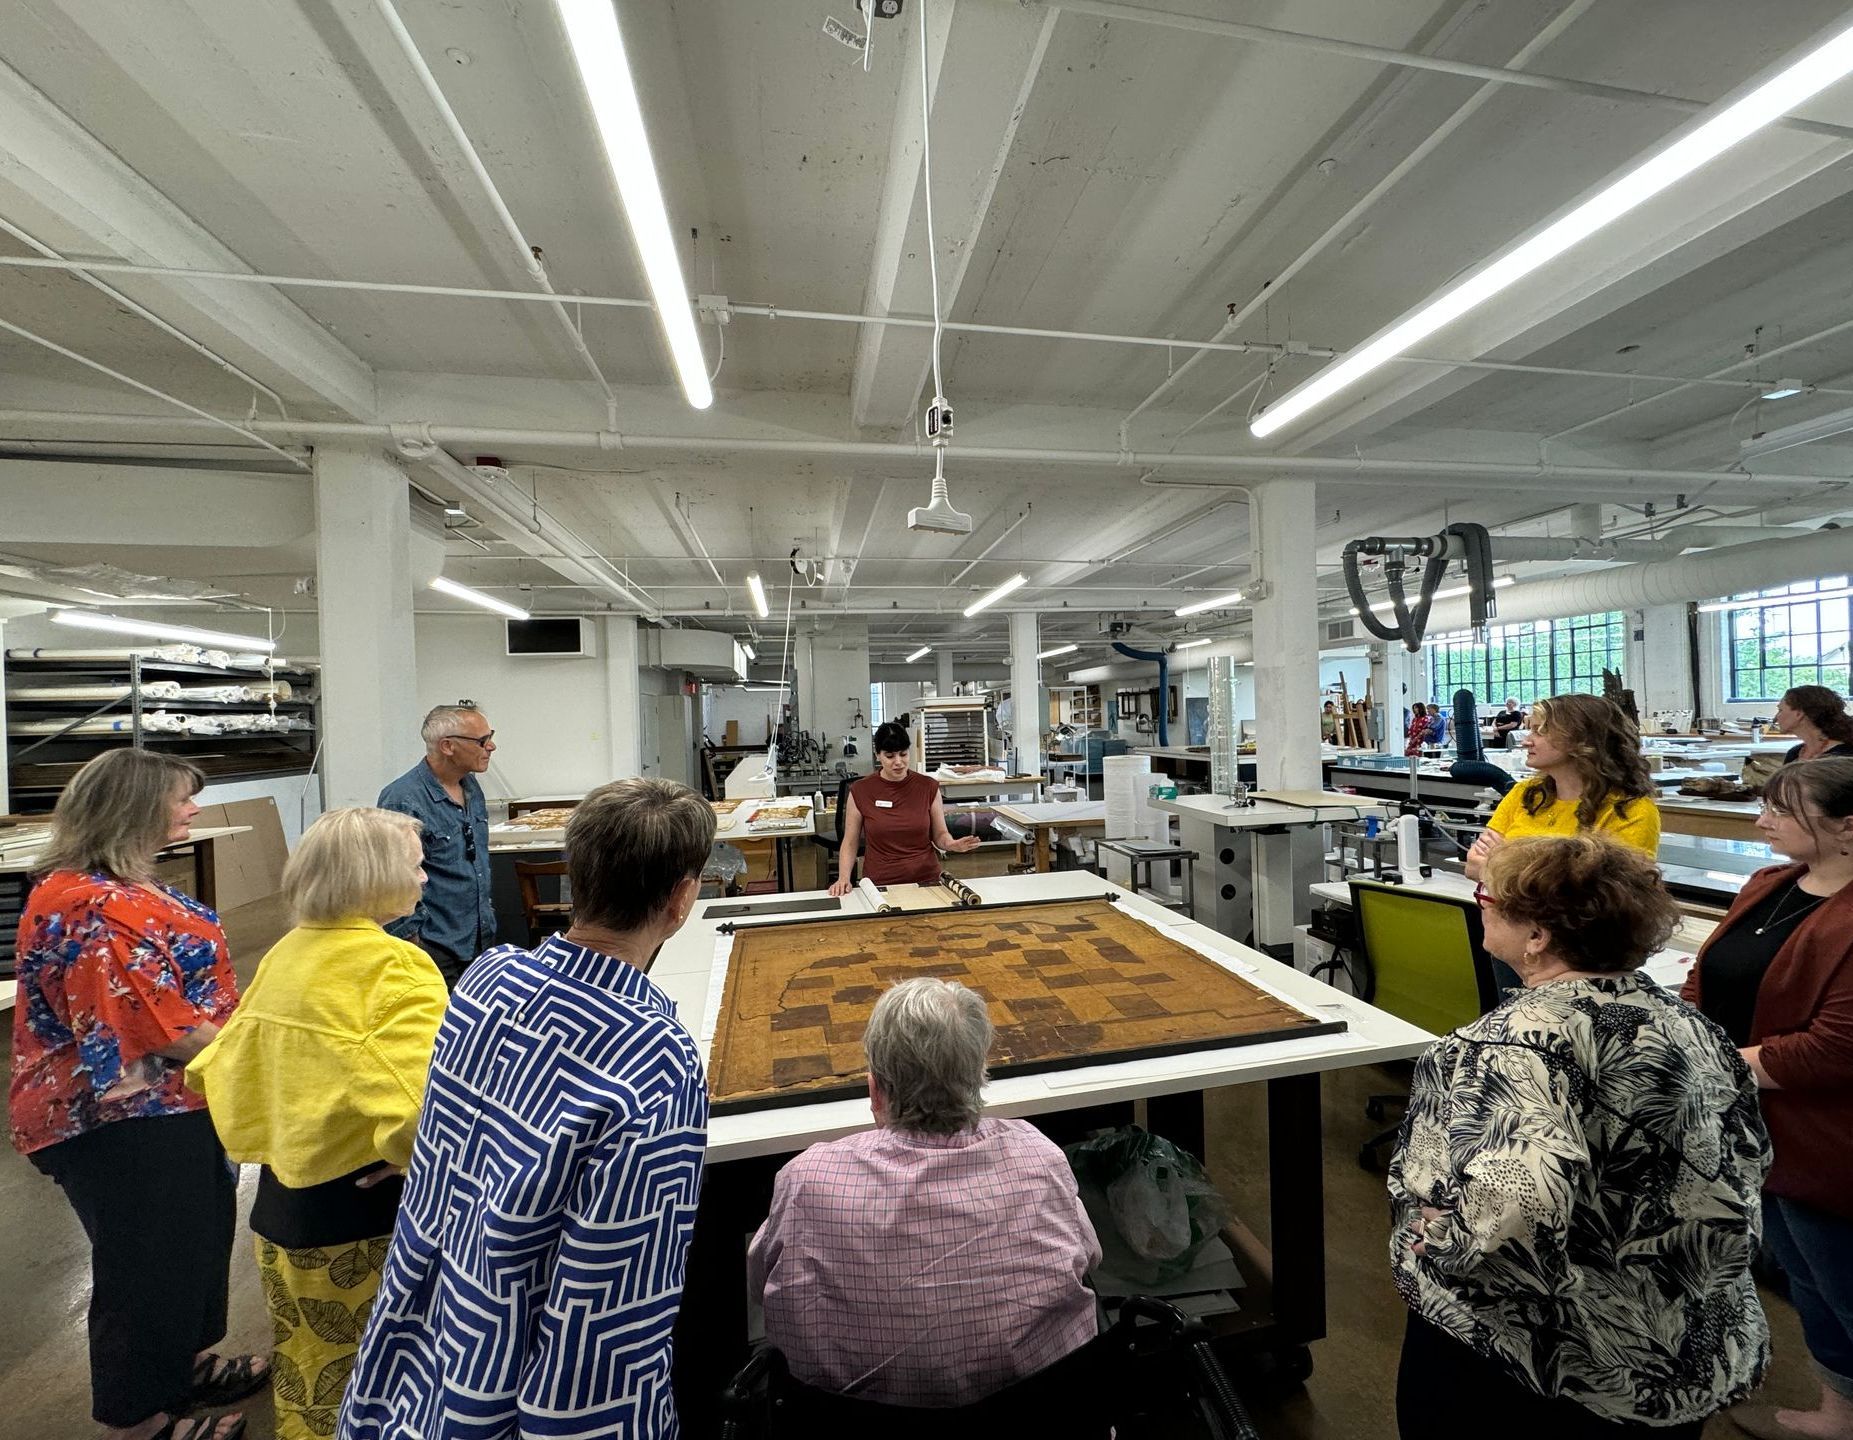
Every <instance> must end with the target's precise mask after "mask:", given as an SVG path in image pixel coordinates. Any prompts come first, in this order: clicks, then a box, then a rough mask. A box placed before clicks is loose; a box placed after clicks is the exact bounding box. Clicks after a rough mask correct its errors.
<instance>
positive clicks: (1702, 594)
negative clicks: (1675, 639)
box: [1428, 529, 1853, 634]
mask: <svg viewBox="0 0 1853 1440" xmlns="http://www.w3.org/2000/svg"><path fill="white" fill-rule="evenodd" d="M1849 571H1853V529H1848V530H1839V529H1835V530H1815V531H1811V532H1809V533H1807V534H1804V535H1801V536H1799V537H1798V538H1796V539H1793V540H1762V541H1758V542H1756V543H1754V544H1750V545H1731V546H1727V547H1725V548H1723V549H1718V550H1702V551H1700V552H1698V553H1697V554H1693V555H1681V556H1679V557H1678V558H1677V559H1672V560H1655V561H1651V562H1649V563H1648V564H1645V565H1623V566H1619V567H1617V568H1615V569H1612V570H1593V571H1590V572H1588V573H1587V574H1583V575H1567V576H1564V577H1562V578H1560V579H1556V580H1534V581H1531V582H1530V583H1528V584H1521V585H1514V586H1512V587H1510V588H1509V589H1506V590H1501V591H1500V592H1499V623H1500V624H1502V625H1509V624H1512V623H1514V622H1516V621H1523V620H1555V619H1558V618H1560V617H1562V616H1565V615H1592V614H1597V613H1600V612H1601V611H1604V610H1638V609H1640V608H1641V607H1642V606H1646V605H1683V604H1684V603H1685V602H1687V601H1688V600H1716V599H1719V598H1721V597H1723V596H1726V595H1737V594H1741V593H1742V592H1744V591H1747V590H1768V589H1772V588H1774V587H1775V586H1777V585H1792V584H1795V583H1796V582H1797V581H1802V580H1814V579H1817V578H1819V577H1820V576H1822V575H1844V574H1846V573H1847V572H1849ZM1467 624H1468V611H1467V605H1466V603H1465V602H1464V601H1461V600H1448V601H1445V602H1443V603H1441V604H1438V605H1436V606H1435V607H1434V610H1433V611H1432V612H1431V613H1430V615H1429V620H1428V628H1429V633H1430V634H1436V633H1439V632H1441V631H1445V630H1459V629H1462V628H1464V627H1465V626H1466V625H1467Z"/></svg>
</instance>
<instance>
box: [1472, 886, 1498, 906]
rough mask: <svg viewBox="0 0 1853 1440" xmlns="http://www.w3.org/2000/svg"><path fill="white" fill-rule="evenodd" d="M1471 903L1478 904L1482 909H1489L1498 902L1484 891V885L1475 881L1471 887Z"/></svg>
mask: <svg viewBox="0 0 1853 1440" xmlns="http://www.w3.org/2000/svg"><path fill="white" fill-rule="evenodd" d="M1473 903H1474V904H1476V905H1478V906H1479V907H1480V908H1481V909H1482V910H1491V909H1492V908H1493V907H1494V906H1496V905H1497V904H1498V903H1499V902H1498V901H1497V900H1495V899H1494V898H1493V897H1492V896H1491V895H1489V894H1487V893H1486V887H1485V886H1484V885H1481V884H1478V883H1476V884H1475V885H1474V887H1473Z"/></svg>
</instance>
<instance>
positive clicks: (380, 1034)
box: [187, 809, 448, 1440]
mask: <svg viewBox="0 0 1853 1440" xmlns="http://www.w3.org/2000/svg"><path fill="white" fill-rule="evenodd" d="M424 880H425V875H424V870H423V868H422V865H421V852H420V847H419V826H418V822H417V821H416V820H413V819H412V818H410V817H409V816H405V815H397V814H393V813H391V812H389V811H385V810H372V809H349V810H331V811H329V812H328V813H327V814H325V815H323V816H322V817H321V818H320V819H318V820H317V821H316V822H315V823H314V824H313V825H311V826H310V827H309V828H308V830H307V831H305V832H304V834H303V837H302V840H301V842H300V843H299V844H298V846H297V848H296V853H295V854H294V855H293V856H291V857H290V861H289V864H288V865H286V866H285V867H284V871H283V894H284V898H285V899H286V900H287V901H288V903H289V907H290V911H291V915H292V918H293V919H294V921H295V926H296V928H295V929H293V930H291V931H290V932H289V933H288V934H287V935H285V936H284V937H283V938H282V939H281V940H279V941H278V942H277V944H276V946H275V947H274V948H273V949H272V950H271V951H270V952H269V954H267V955H265V956H264V959H263V961H262V962H261V963H260V964H259V965H258V969H257V974H256V976H255V977H254V978H253V979H252V981H251V985H250V988H249V989H247V990H246V991H245V997H244V1002H243V1004H241V1005H240V1006H239V1008H238V1010H237V1011H236V1012H235V1013H234V1014H233V1016H232V1018H231V1020H230V1021H228V1022H227V1023H226V1026H225V1028H224V1029H223V1030H222V1031H220V1032H219V1036H218V1038H217V1039H215V1040H214V1041H213V1042H212V1043H211V1044H210V1045H208V1046H207V1047H206V1048H205V1050H203V1051H202V1052H201V1053H200V1055H199V1056H198V1057H197V1058H196V1059H195V1060H194V1061H193V1063H192V1064H191V1065H189V1066H188V1067H187V1083H188V1084H189V1085H191V1086H192V1087H193V1088H194V1089H195V1090H197V1091H199V1092H200V1093H201V1094H203V1095H204V1096H205V1097H206V1104H207V1108H208V1109H209V1110H210V1111H211V1114H212V1120H213V1125H214V1127H215V1128H216V1129H217V1130H218V1132H219V1138H220V1140H221V1141H222V1142H223V1143H224V1145H225V1149H226V1151H227V1153H228V1154H230V1156H231V1157H232V1158H233V1159H234V1160H238V1161H245V1162H250V1163H253V1164H257V1165H261V1166H263V1167H264V1168H263V1172H262V1174H261V1175H260V1176H259V1177H258V1186H257V1199H256V1202H255V1203H254V1204H253V1206H252V1208H251V1229H252V1231H253V1232H254V1234H255V1237H256V1240H257V1258H258V1271H259V1274H260V1276H261V1277H262V1280H263V1285H264V1297H265V1300H266V1301H267V1302H268V1304H269V1307H270V1318H271V1328H272V1330H273V1332H274V1335H275V1339H276V1354H275V1358H274V1360H273V1363H272V1372H271V1373H272V1385H273V1388H274V1391H275V1400H276V1417H277V1435H278V1436H279V1437H281V1440H317V1437H323V1436H328V1435H331V1434H333V1433H334V1428H335V1421H336V1419H337V1417H338V1416H339V1414H340V1411H341V1397H342V1393H343V1391H344V1390H345V1388H346V1385H347V1377H348V1372H349V1371H350V1370H352V1369H353V1366H354V1356H355V1353H356V1351H357V1350H358V1348H359V1344H360V1333H361V1330H362V1329H363V1328H364V1327H365V1325H366V1319H367V1312H368V1311H369V1310H370V1309H371V1308H372V1305H373V1298H374V1295H375V1293H376V1292H377V1290H378V1287H379V1279H380V1270H381V1267H382V1266H383V1265H384V1263H385V1260H386V1246H387V1239H388V1237H389V1236H390V1235H391V1233H392V1228H393V1219H394V1216H395V1215H396V1213H397V1211H398V1208H399V1192H400V1190H401V1189H402V1188H403V1184H404V1179H403V1176H404V1169H403V1167H404V1165H405V1163H406V1161H407V1160H408V1159H409V1158H410V1157H411V1153H412V1137H413V1132H414V1131H415V1130H416V1128H417V1125H418V1112H419V1106H420V1103H421V1101H422V1100H423V1097H424V1088H425V1075H426V1072H427V1071H428V1070H429V1069H430V1068H431V1050H432V1045H433V1042H434V1041H435V1040H436V1038H437V1030H438V1024H439V1022H440V1021H442V1020H443V1018H444V1008H445V1004H446V1002H447V1000H448V992H447V991H446V989H445V986H444V977H443V976H442V975H440V974H439V973H438V968H437V966H436V965H434V964H433V963H432V961H431V958H430V956H428V955H426V954H425V952H424V951H422V950H420V949H419V948H418V947H417V946H416V945H412V944H410V943H408V942H407V941H404V940H396V939H394V938H393V937H392V936H390V935H388V934H387V933H386V932H385V931H384V930H383V929H382V928H381V925H382V924H383V923H384V922H388V921H392V920H396V919H398V918H399V917H400V916H402V915H409V914H411V913H412V910H413V909H414V908H415V907H416V905H417V903H418V896H419V891H420V889H421V888H422V887H423V885H424Z"/></svg>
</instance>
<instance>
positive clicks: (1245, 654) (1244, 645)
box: [1067, 635, 1359, 685]
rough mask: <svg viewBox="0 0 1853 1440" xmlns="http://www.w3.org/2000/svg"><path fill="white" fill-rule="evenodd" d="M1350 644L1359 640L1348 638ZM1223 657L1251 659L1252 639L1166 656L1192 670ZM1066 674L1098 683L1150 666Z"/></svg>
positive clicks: (1139, 674)
mask: <svg viewBox="0 0 1853 1440" xmlns="http://www.w3.org/2000/svg"><path fill="white" fill-rule="evenodd" d="M1349 643H1350V644H1351V645H1352V646H1355V645H1357V644H1358V643H1359V642H1358V641H1356V640H1353V641H1351V642H1349ZM1217 658H1227V659H1230V660H1233V661H1235V662H1236V664H1238V665H1246V664H1249V663H1251V662H1252V661H1253V660H1254V658H1255V645H1254V641H1253V640H1251V639H1250V638H1249V637H1248V636H1246V635H1237V636H1232V637H1230V638H1229V639H1227V640H1219V641H1217V642H1216V644H1214V645H1204V646H1200V647H1199V648H1197V649H1195V650H1186V651H1183V652H1182V653H1180V654H1176V655H1173V656H1171V657H1170V659H1171V662H1172V664H1173V665H1175V666H1176V667H1177V668H1178V669H1180V670H1194V669H1196V668H1197V667H1198V666H1199V665H1206V664H1208V663H1209V662H1210V661H1211V660H1212V659H1217ZM1067 678H1068V679H1069V680H1071V681H1073V682H1074V683H1075V684H1076V685H1098V684H1101V683H1102V682H1103V681H1119V680H1150V679H1151V678H1152V672H1151V670H1150V669H1149V668H1148V667H1146V666H1144V665H1131V664H1127V665H1114V664H1107V665H1086V666H1083V667H1082V668H1080V669H1078V670H1070V671H1068V672H1067Z"/></svg>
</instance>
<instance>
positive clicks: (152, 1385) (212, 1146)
mask: <svg viewBox="0 0 1853 1440" xmlns="http://www.w3.org/2000/svg"><path fill="white" fill-rule="evenodd" d="M204 783H205V777H204V776H203V775H202V774H201V773H200V771H199V770H198V769H196V768H195V767H194V766H192V765H189V764H187V763H186V762H185V761H184V760H177V759H173V758H171V757H169V756H167V755H161V754H156V753H155V752H153V751H149V750H115V751H111V752H110V753H109V754H107V755H100V756H98V757H97V758H96V759H94V760H92V761H90V762H89V764H87V765H85V766H84V767H83V769H81V770H79V771H78V772H77V774H76V775H75V776H73V777H72V779H71V782H70V784H68V785H66V786H65V788H64V793H63V794H62V795H60V796H59V797H58V806H57V809H56V810H55V811H54V812H53V813H52V838H51V849H50V851H49V853H48V854H47V855H46V856H45V861H44V864H45V873H44V874H42V875H41V876H40V877H39V881H38V884H37V885H35V886H34V887H33V890H32V894H31V897H30V898H29V899H28V900H27V901H26V908H25V912H24V913H23V914H22V915H21V916H20V919H19V1004H18V1007H17V1008H16V1009H15V1010H14V1011H13V1085H12V1122H13V1146H14V1148H15V1149H17V1150H19V1151H20V1152H21V1153H22V1154H24V1155H26V1156H27V1158H29V1159H30V1160H31V1161H32V1163H33V1165H34V1166H36V1167H37V1168H38V1169H39V1170H40V1171H42V1172H43V1173H44V1174H46V1175H48V1176H50V1177H51V1178H52V1179H53V1180H54V1181H56V1182H57V1185H58V1188H59V1189H60V1190H62V1191H63V1192H64V1198H65V1199H66V1200H67V1201H69V1202H70V1205H71V1208H72V1209H73V1210H75V1211H76V1212H77V1217H78V1219H79V1220H80V1221H81V1222H82V1224H83V1227H84V1234H85V1236H86V1237H87V1238H88V1239H89V1241H90V1281H91V1284H90V1321H89V1330H90V1396H91V1414H92V1415H93V1416H94V1417H95V1419H96V1421H97V1423H98V1424H100V1425H103V1426H104V1427H106V1429H105V1433H106V1434H107V1435H108V1436H110V1437H111V1440H235V1437H237V1436H238V1435H240V1434H242V1433H243V1431H244V1428H245V1422H244V1417H243V1416H241V1415H222V1416H218V1417H212V1416H205V1417H197V1416H196V1417H195V1418H191V1419H189V1418H186V1417H187V1416H188V1415H189V1414H190V1413H191V1412H194V1411H198V1410H208V1409H215V1408H219V1407H223V1406H225V1405H229V1404H231V1403H232V1402H233V1401H235V1400H238V1399H241V1398H242V1397H243V1396H246V1395H249V1394H251V1393H252V1392H253V1391H255V1390H259V1389H261V1388H262V1387H263V1385H264V1382H265V1381H266V1380H267V1379H268V1378H269V1374H270V1370H269V1366H268V1365H267V1364H266V1363H265V1361H264V1359H263V1357H261V1356H258V1355H240V1356H237V1357H235V1358H232V1359H225V1358H221V1357H220V1356H218V1355H215V1354H213V1353H212V1349H211V1347H212V1346H213V1345H215V1344H217V1343H218V1342H219V1341H220V1340H221V1339H222V1338H223V1337H224V1335H225V1325H226V1300H227V1294H226V1292H227V1282H228V1278H229V1275H230V1269H231V1258H232V1232H233V1228H234V1226H235V1225H236V1223H237V1218H238V1178H237V1172H236V1171H235V1170H234V1169H233V1168H232V1167H231V1166H230V1165H228V1164H227V1163H226V1159H225V1151H224V1149H223V1148H221V1146H220V1144H219V1137H218V1136H217V1135H215V1134H214V1133H213V1128H212V1120H211V1118H210V1117H209V1116H208V1115H207V1114H206V1102H205V1101H204V1100H203V1099H201V1098H200V1097H199V1096H198V1095H196V1094H194V1093H193V1092H192V1091H191V1090H188V1089H187V1088H186V1083H185V1076H184V1071H185V1067H186V1063H187V1062H188V1061H189V1060H191V1059H192V1058H193V1057H194V1056H195V1055H197V1054H199V1052H200V1051H201V1050H202V1049H204V1048H205V1047H206V1044H207V1043H208V1042H209V1041H210V1040H211V1039H212V1038H213V1036H214V1035H216V1034H217V1033H218V1031H219V1027H220V1026H221V1025H223V1024H225V1023H226V1021H227V1020H228V1019H229V1018H230V1017H231V1015H232V1012H233V1008H234V1007H235V1006H236V1005H237V1004H238V985H237V981H236V979H235V977H234V976H233V974H232V964H231V958H230V956H229V955H228V954H227V953H226V945H225V932H224V931H223V930H222V929H220V928H219V917H218V916H217V915H215V914H213V912H212V911H211V910H209V909H208V908H207V907H206V906H204V905H202V904H200V903H199V901H197V900H195V899H193V898H192V897H191V896H189V895H183V894H181V893H180V892H179V891H178V890H174V889H171V888H170V887H168V886H166V885H163V884H161V883H160V881H158V880H157V879H155V870H154V862H155V856H156V855H157V854H159V852H160V851H161V850H162V849H163V848H165V847H166V846H168V845H173V844H177V843H179V842H181V841H184V840H185V839H186V838H187V834H188V831H189V830H190V828H191V825H192V821H193V817H194V816H195V815H197V814H199V806H198V805H196V804H195V803H194V800H193V797H194V796H195V795H197V794H198V793H199V789H200V786H201V785H202V784H204ZM21 1200H22V1202H23V1201H24V1200H25V1197H24V1195H23V1194H22V1196H21ZM23 1208H25V1207H24V1205H23V1204H22V1209H23ZM18 1238H19V1240H20V1243H21V1245H22V1246H29V1245H30V1244H32V1243H33V1238H32V1221H31V1219H30V1218H27V1219H24V1220H22V1221H21V1228H20V1230H19V1231H18ZM39 1239H40V1240H41V1241H42V1240H43V1236H40V1237H39ZM22 1253H23V1252H22Z"/></svg>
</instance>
